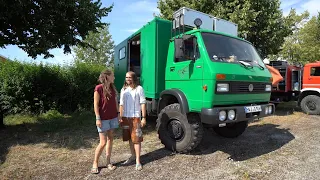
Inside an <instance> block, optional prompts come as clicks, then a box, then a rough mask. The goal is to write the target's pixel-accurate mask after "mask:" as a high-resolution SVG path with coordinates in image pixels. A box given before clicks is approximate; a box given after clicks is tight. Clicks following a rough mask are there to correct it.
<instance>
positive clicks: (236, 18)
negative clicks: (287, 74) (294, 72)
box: [158, 0, 291, 58]
mask: <svg viewBox="0 0 320 180" xmlns="http://www.w3.org/2000/svg"><path fill="white" fill-rule="evenodd" d="M183 6H185V7H189V8H192V9H195V10H198V11H200V12H204V13H207V14H211V15H213V16H215V17H218V18H223V19H226V20H229V21H231V22H234V23H236V24H238V32H239V36H240V37H245V35H247V38H246V39H247V40H248V41H250V42H251V43H253V45H254V46H255V47H256V48H257V49H258V50H259V51H260V54H261V56H262V57H263V58H264V57H266V56H267V55H268V54H276V53H278V52H279V50H280V46H281V44H282V43H283V42H284V37H286V36H288V35H289V34H290V33H291V29H290V27H291V24H290V22H288V21H286V19H284V18H283V16H282V11H281V10H280V1H279V0H272V1H265V0H224V1H222V0H198V1H194V0H159V1H158V8H159V9H160V13H161V14H160V17H163V18H166V19H169V20H171V19H172V14H173V12H174V11H176V10H178V9H179V8H181V7H183Z"/></svg>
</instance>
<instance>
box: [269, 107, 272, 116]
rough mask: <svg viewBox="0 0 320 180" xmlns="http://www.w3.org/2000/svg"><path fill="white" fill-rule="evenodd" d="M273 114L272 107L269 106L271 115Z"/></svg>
mask: <svg viewBox="0 0 320 180" xmlns="http://www.w3.org/2000/svg"><path fill="white" fill-rule="evenodd" d="M271 113H272V106H269V114H271Z"/></svg>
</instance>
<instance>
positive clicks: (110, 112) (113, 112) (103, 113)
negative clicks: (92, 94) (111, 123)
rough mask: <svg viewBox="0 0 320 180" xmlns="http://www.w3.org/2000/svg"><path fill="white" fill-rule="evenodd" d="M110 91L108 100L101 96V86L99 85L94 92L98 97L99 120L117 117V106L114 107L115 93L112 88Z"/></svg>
mask: <svg viewBox="0 0 320 180" xmlns="http://www.w3.org/2000/svg"><path fill="white" fill-rule="evenodd" d="M110 90H111V97H109V100H108V99H107V98H106V97H104V95H103V86H102V84H99V85H97V86H96V88H95V89H94V91H97V92H98V93H99V95H100V100H99V113H100V118H101V120H111V119H113V118H116V117H118V112H117V105H116V93H115V91H114V90H113V88H110Z"/></svg>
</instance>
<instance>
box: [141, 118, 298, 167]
mask: <svg viewBox="0 0 320 180" xmlns="http://www.w3.org/2000/svg"><path fill="white" fill-rule="evenodd" d="M204 133H205V134H204V137H203V139H202V141H201V143H200V145H199V146H198V147H197V148H196V149H195V150H194V151H192V152H190V153H189V155H206V154H212V153H215V152H217V151H223V152H225V153H227V154H229V155H230V156H229V159H230V160H231V159H232V160H234V161H244V160H248V159H251V158H255V157H259V156H261V155H264V154H268V153H270V152H273V151H276V150H277V149H280V148H281V147H282V146H284V145H286V144H287V143H289V142H290V141H292V140H293V139H294V138H295V137H294V135H292V134H291V133H290V132H289V131H288V129H280V128H278V125H274V124H264V125H251V126H249V127H248V128H247V130H246V131H245V132H244V133H243V134H242V135H241V136H239V137H237V138H233V139H229V138H224V137H221V136H219V135H217V134H216V133H214V131H213V130H212V129H205V132H204ZM170 155H174V153H172V151H170V150H167V149H165V148H161V149H158V150H155V151H153V152H150V153H147V154H145V155H143V156H142V157H141V161H142V162H143V163H144V164H147V163H150V162H153V161H156V160H159V159H162V158H164V157H166V156H170Z"/></svg>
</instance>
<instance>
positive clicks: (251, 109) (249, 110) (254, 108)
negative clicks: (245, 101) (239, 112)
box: [244, 106, 261, 113]
mask: <svg viewBox="0 0 320 180" xmlns="http://www.w3.org/2000/svg"><path fill="white" fill-rule="evenodd" d="M244 111H245V112H246V113H253V112H260V111H261V106H246V107H244Z"/></svg>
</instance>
